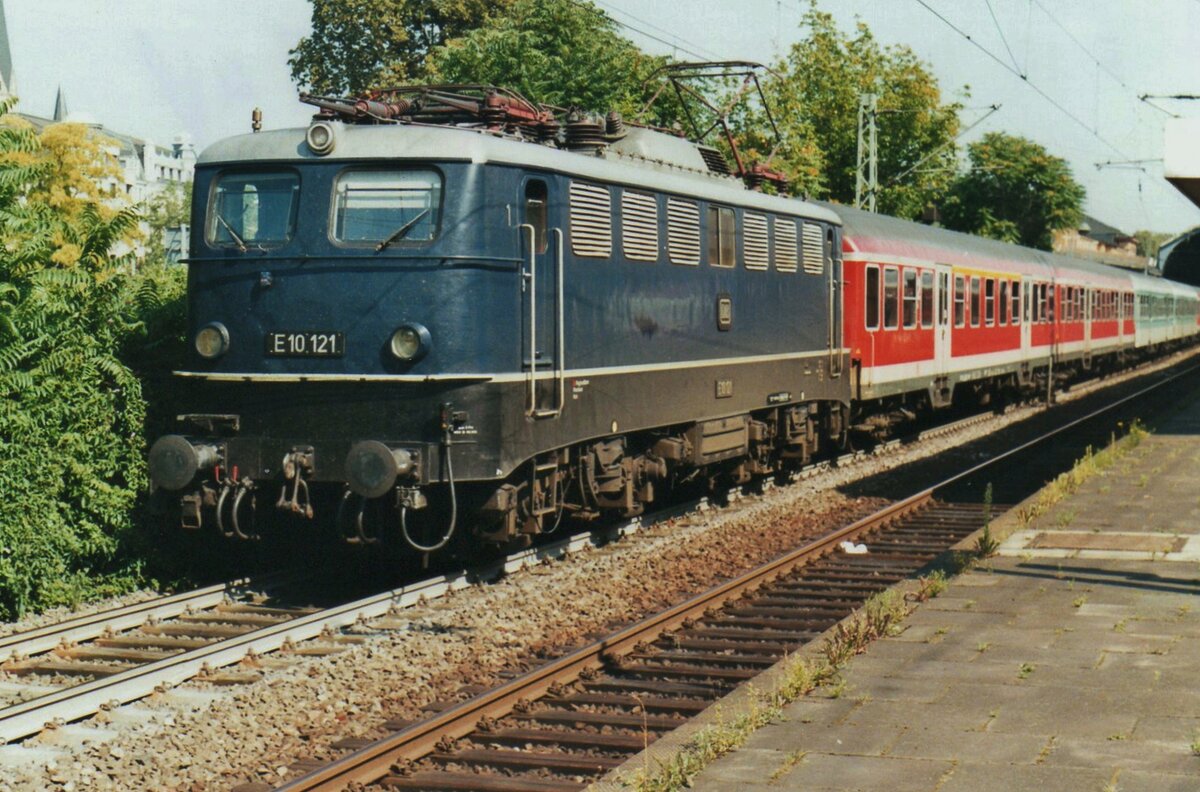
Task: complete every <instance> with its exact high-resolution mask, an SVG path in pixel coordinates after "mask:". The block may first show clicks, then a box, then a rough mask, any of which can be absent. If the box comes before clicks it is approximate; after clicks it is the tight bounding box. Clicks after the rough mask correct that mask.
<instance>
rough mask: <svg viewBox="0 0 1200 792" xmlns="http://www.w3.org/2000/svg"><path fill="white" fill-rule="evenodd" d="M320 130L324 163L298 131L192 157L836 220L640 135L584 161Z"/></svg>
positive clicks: (350, 127) (425, 137)
mask: <svg viewBox="0 0 1200 792" xmlns="http://www.w3.org/2000/svg"><path fill="white" fill-rule="evenodd" d="M326 123H328V124H329V125H330V126H331V127H333V129H334V134H335V143H334V147H333V151H332V152H331V153H329V154H327V155H325V156H318V155H317V154H314V153H313V152H312V151H311V150H310V149H309V147H308V146H307V145H306V144H305V140H304V133H305V130H304V129H302V128H292V129H279V130H272V131H269V132H258V133H251V134H248V135H238V136H236V137H231V138H225V139H224V140H219V141H217V142H216V143H213V144H212V145H211V146H209V147H208V148H206V149H205V150H204V151H203V152H202V153H201V154H200V157H199V158H198V160H197V163H196V164H197V165H198V166H205V165H218V164H220V165H252V164H254V163H267V162H276V163H288V162H290V163H299V162H310V163H315V162H320V161H323V160H332V161H339V160H347V161H353V160H358V161H362V160H382V159H389V160H397V161H403V160H412V161H424V162H453V161H459V162H472V163H476V164H483V163H496V164H503V165H513V166H517V167H527V168H532V169H537V170H543V171H554V172H558V173H562V174H566V175H568V176H579V177H582V178H585V179H594V180H596V181H601V182H609V183H616V184H623V185H629V186H633V187H637V188H640V189H643V190H650V191H656V192H664V193H671V194H674V195H678V196H681V197H685V198H692V199H701V200H708V201H716V202H720V203H724V204H729V205H734V206H740V207H747V208H753V209H759V210H762V211H767V212H776V213H780V214H788V215H794V216H799V217H806V218H811V219H813V220H820V221H823V222H827V223H831V224H835V225H840V224H841V220H840V219H839V217H838V215H837V213H836V212H834V211H831V210H830V209H828V208H827V207H824V206H817V205H816V204H815V203H813V202H809V201H802V200H799V199H794V198H782V197H778V196H772V195H767V194H765V193H761V192H756V191H753V190H748V189H746V188H745V187H744V186H743V185H742V182H741V181H740V180H738V179H736V178H734V177H730V176H724V177H722V176H718V175H715V174H712V173H709V172H707V171H701V170H699V169H698V168H696V167H692V161H684V160H680V159H679V150H680V145H679V144H680V141H679V139H678V138H673V137H672V136H670V135H666V134H663V133H661V132H655V131H653V130H648V129H636V128H635V129H631V130H630V131H629V138H630V140H629V141H628V143H627V144H625V145H623V146H618V147H611V148H610V149H609V150H602V151H601V152H600V153H599V154H592V153H581V152H574V151H565V150H563V149H558V148H554V147H552V146H546V145H539V144H535V143H529V142H525V141H521V140H515V139H512V138H505V137H499V136H497V135H493V134H485V133H481V132H479V131H477V130H474V129H463V128H457V127H446V126H429V125H422V124H381V125H357V124H342V123H340V122H336V121H329V122H326ZM691 147H692V149H693V150H694V148H695V147H694V146H691ZM694 161H695V162H697V163H701V164H702V162H703V159H702V158H701V157H700V156H699V154H698V153H697V154H696V155H695V160H694Z"/></svg>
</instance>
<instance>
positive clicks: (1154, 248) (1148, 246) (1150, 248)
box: [1133, 229, 1177, 259]
mask: <svg viewBox="0 0 1200 792" xmlns="http://www.w3.org/2000/svg"><path fill="white" fill-rule="evenodd" d="M1176 236H1177V235H1176V234H1168V233H1164V232H1162V231H1147V230H1145V229H1142V230H1141V231H1134V232H1133V238H1134V239H1136V240H1137V254H1138V255H1139V256H1146V257H1148V258H1153V259H1156V258H1158V249H1159V248H1160V247H1162V245H1163V243H1164V242H1170V241H1171V240H1172V239H1174V238H1175V237H1176Z"/></svg>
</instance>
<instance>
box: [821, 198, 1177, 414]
mask: <svg viewBox="0 0 1200 792" xmlns="http://www.w3.org/2000/svg"><path fill="white" fill-rule="evenodd" d="M834 208H835V209H836V211H837V212H838V213H839V214H840V215H841V216H842V219H843V221H844V223H845V229H844V234H843V273H844V275H843V277H844V286H843V288H844V314H843V315H844V317H845V327H844V330H843V332H844V338H845V344H846V346H847V347H848V348H849V350H850V359H851V364H852V366H853V370H852V371H853V374H854V377H855V380H854V398H855V399H856V401H857V403H858V404H857V406H858V409H859V412H860V413H861V414H868V413H873V414H875V415H876V416H877V417H875V418H872V419H871V422H872V424H873V425H874V426H875V427H876V428H882V427H883V426H884V425H885V424H886V423H887V422H889V421H892V420H895V419H896V418H897V417H904V416H907V415H911V413H912V412H914V411H916V410H918V409H923V408H928V407H943V406H947V405H949V404H951V403H953V402H955V401H963V400H974V401H976V402H980V403H983V402H986V401H988V400H989V399H991V398H992V397H994V396H1009V395H1015V394H1018V393H1020V392H1021V391H1027V392H1028V391H1030V390H1034V389H1038V388H1044V387H1045V385H1046V382H1047V379H1048V378H1050V377H1053V378H1055V379H1056V380H1066V379H1069V378H1070V377H1072V376H1076V375H1078V374H1079V373H1081V372H1083V371H1085V370H1089V371H1090V370H1093V369H1099V370H1106V369H1112V368H1116V367H1119V366H1121V365H1124V364H1125V362H1126V361H1127V360H1128V359H1129V358H1130V357H1131V356H1132V355H1133V354H1135V353H1137V352H1139V351H1142V350H1139V348H1138V333H1137V329H1138V314H1139V311H1138V308H1137V306H1138V305H1139V295H1143V294H1144V295H1154V296H1152V297H1144V298H1142V301H1143V302H1146V304H1147V305H1150V304H1153V305H1155V306H1156V308H1155V310H1156V312H1157V314H1158V315H1161V314H1163V313H1164V312H1167V313H1169V312H1170V310H1171V309H1170V308H1166V307H1164V306H1166V305H1168V303H1169V304H1170V305H1174V306H1175V308H1174V312H1175V314H1178V315H1179V316H1180V317H1181V318H1179V319H1176V320H1175V321H1176V323H1177V324H1179V325H1180V327H1182V324H1183V323H1186V324H1188V325H1189V326H1190V328H1191V329H1190V330H1189V331H1188V332H1187V333H1186V334H1187V335H1189V336H1191V335H1195V322H1196V300H1195V293H1194V290H1191V293H1190V294H1189V295H1186V296H1180V295H1179V294H1178V292H1179V286H1178V284H1172V283H1170V282H1166V281H1163V280H1162V279H1161V278H1150V277H1147V276H1144V275H1141V274H1140V273H1134V272H1131V271H1128V270H1121V269H1116V268H1114V267H1109V266H1105V265H1101V264H1096V263H1092V262H1088V261H1082V260H1079V259H1073V258H1068V257H1065V256H1058V255H1055V254H1051V253H1046V252H1043V251H1040V250H1033V249H1030V248H1024V247H1020V246H1017V245H1009V244H1006V243H1003V242H998V241H995V240H990V239H982V238H979V237H974V236H970V235H967V234H960V233H957V232H954V231H947V230H945V229H940V228H932V227H929V226H924V225H920V224H917V223H909V222H906V221H903V220H897V219H896V218H892V217H887V216H884V215H877V214H871V213H867V212H862V211H857V210H853V209H848V208H846V207H843V206H837V207H834ZM1170 295H1174V296H1170ZM1146 315H1147V320H1149V319H1150V313H1149V311H1147V312H1146ZM1176 335H1178V332H1177V333H1176ZM1162 337H1164V338H1167V337H1170V334H1169V333H1168V334H1166V335H1163V336H1162ZM1156 338H1157V336H1156ZM1144 346H1150V344H1145V345H1144ZM1144 351H1150V350H1149V349H1146V350H1144ZM879 404H882V405H883V406H884V407H885V408H887V407H890V408H893V409H892V410H891V411H890V412H888V411H887V410H883V411H880V410H878V409H877V408H876V407H877V406H878V405H879ZM871 405H876V407H872V406H871ZM879 416H883V417H882V418H881V417H879Z"/></svg>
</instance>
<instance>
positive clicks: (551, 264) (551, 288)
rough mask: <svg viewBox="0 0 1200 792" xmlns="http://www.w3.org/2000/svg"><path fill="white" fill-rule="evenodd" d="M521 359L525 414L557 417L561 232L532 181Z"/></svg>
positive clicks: (524, 230) (524, 216)
mask: <svg viewBox="0 0 1200 792" xmlns="http://www.w3.org/2000/svg"><path fill="white" fill-rule="evenodd" d="M520 206H521V222H520V225H519V227H518V231H519V232H520V235H521V258H522V264H521V306H522V309H523V310H522V314H523V316H522V323H521V325H522V330H521V361H522V367H523V369H524V371H525V385H526V393H525V412H526V414H527V415H529V416H530V417H531V418H555V417H557V416H558V414H559V413H560V412H561V411H562V407H563V385H564V382H563V379H564V369H565V349H564V343H563V342H564V338H563V233H562V229H560V228H551V227H550V213H549V192H548V189H547V186H546V182H544V181H542V180H541V179H528V180H527V181H526V182H525V185H524V188H523V195H522V196H521V203H520Z"/></svg>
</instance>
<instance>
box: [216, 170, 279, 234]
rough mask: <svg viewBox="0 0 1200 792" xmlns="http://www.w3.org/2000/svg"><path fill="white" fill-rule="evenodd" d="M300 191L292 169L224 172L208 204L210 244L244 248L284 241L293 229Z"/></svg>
mask: <svg viewBox="0 0 1200 792" xmlns="http://www.w3.org/2000/svg"><path fill="white" fill-rule="evenodd" d="M299 191H300V177H299V176H297V175H296V174H295V173H293V172H291V171H274V172H261V173H226V174H223V175H222V176H221V177H220V178H218V179H217V186H216V188H215V189H214V191H213V194H212V195H213V197H212V205H211V206H210V207H209V212H208V242H209V244H210V245H221V246H224V247H236V248H246V247H254V246H256V245H258V246H261V245H263V244H264V243H265V244H276V245H278V244H280V243H282V242H286V241H287V240H288V239H290V238H291V236H292V232H293V231H294V230H295V226H296V197H297V195H298V194H299Z"/></svg>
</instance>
